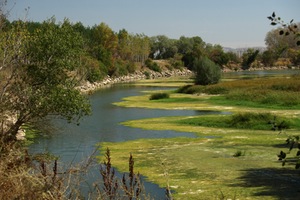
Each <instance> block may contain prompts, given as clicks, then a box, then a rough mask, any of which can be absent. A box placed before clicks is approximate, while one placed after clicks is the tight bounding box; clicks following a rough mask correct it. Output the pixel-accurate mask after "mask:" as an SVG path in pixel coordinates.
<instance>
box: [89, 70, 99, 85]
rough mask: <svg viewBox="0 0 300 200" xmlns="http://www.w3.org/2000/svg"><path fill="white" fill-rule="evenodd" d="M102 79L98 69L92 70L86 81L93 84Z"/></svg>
mask: <svg viewBox="0 0 300 200" xmlns="http://www.w3.org/2000/svg"><path fill="white" fill-rule="evenodd" d="M101 78H102V75H101V73H100V71H99V70H98V69H95V68H92V69H90V70H89V71H88V72H87V76H86V79H87V80H88V81H89V82H91V83H94V82H96V81H99V80H101Z"/></svg>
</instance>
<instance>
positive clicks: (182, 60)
mask: <svg viewBox="0 0 300 200" xmlns="http://www.w3.org/2000/svg"><path fill="white" fill-rule="evenodd" d="M4 24H5V26H4V28H3V30H4V31H6V32H9V31H11V30H13V29H16V28H17V27H18V29H20V27H22V28H23V30H24V31H25V30H26V32H27V33H28V35H32V34H36V35H37V36H38V34H37V32H38V31H39V30H41V29H44V28H45V27H47V26H48V24H55V25H56V31H59V29H61V28H62V27H66V26H68V27H69V29H70V30H72V31H73V32H74V34H76V35H77V36H78V37H80V42H81V47H82V54H81V55H80V58H81V63H80V64H81V66H82V67H81V73H82V74H81V75H84V78H86V79H87V80H89V81H91V82H93V81H98V80H101V79H102V78H103V77H105V76H106V75H109V76H120V75H126V74H128V73H133V72H134V71H135V70H138V69H140V68H141V67H143V66H145V67H148V66H147V65H148V63H151V62H146V60H148V59H150V60H156V59H166V60H169V61H170V67H176V68H178V67H191V60H192V58H193V57H195V56H200V55H205V56H208V57H209V58H210V59H211V60H212V61H214V62H216V63H217V64H219V65H220V66H225V65H226V64H227V63H228V62H230V61H231V62H238V58H237V56H236V55H235V54H234V53H225V52H224V51H223V48H222V47H221V46H220V45H211V44H208V43H205V42H204V41H203V40H202V39H201V37H199V36H196V37H191V38H189V37H184V36H182V37H180V38H179V39H170V38H168V37H167V36H164V35H158V36H153V37H149V36H146V35H144V34H132V33H129V32H128V31H127V30H125V29H122V30H119V31H118V32H114V31H113V30H112V29H111V28H110V27H109V26H108V25H107V24H105V23H100V24H99V25H94V26H92V27H86V26H84V25H83V24H82V23H80V22H78V23H74V24H73V23H70V22H69V21H68V20H65V21H63V22H60V23H56V21H55V19H54V18H52V19H50V20H47V21H44V22H42V23H39V22H22V21H13V22H9V21H8V20H6V21H5V22H4ZM56 39H59V38H56ZM52 42H55V40H54V41H52ZM45 48H47V46H46V45H45Z"/></svg>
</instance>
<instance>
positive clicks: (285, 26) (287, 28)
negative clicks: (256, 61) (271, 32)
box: [268, 12, 300, 46]
mask: <svg viewBox="0 0 300 200" xmlns="http://www.w3.org/2000/svg"><path fill="white" fill-rule="evenodd" d="M268 19H269V20H271V25H272V26H276V25H280V26H281V27H280V30H279V31H278V33H279V35H285V36H289V35H294V40H296V42H295V43H294V44H296V45H298V46H300V31H299V24H296V23H294V19H292V20H291V21H290V22H289V23H286V22H284V21H283V20H282V19H281V17H277V16H276V13H275V12H273V13H272V15H271V16H268Z"/></svg>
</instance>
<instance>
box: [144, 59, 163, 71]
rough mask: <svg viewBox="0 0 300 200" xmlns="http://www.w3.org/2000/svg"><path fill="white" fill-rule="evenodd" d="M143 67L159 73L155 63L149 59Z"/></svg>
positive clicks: (158, 67)
mask: <svg viewBox="0 0 300 200" xmlns="http://www.w3.org/2000/svg"><path fill="white" fill-rule="evenodd" d="M145 65H146V67H148V68H149V69H151V70H153V71H155V72H161V68H160V66H159V65H158V64H157V63H156V62H153V60H151V59H147V60H146V62H145Z"/></svg>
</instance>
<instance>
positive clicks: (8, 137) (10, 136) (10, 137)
mask: <svg viewBox="0 0 300 200" xmlns="http://www.w3.org/2000/svg"><path fill="white" fill-rule="evenodd" d="M23 124H24V121H23V120H21V119H18V120H17V121H16V122H15V124H14V125H12V126H11V127H10V129H9V130H8V131H6V132H5V133H4V135H3V142H4V143H5V144H7V143H9V142H14V141H16V140H17V137H16V136H17V133H18V131H19V129H20V127H21V126H22V125H23Z"/></svg>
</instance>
